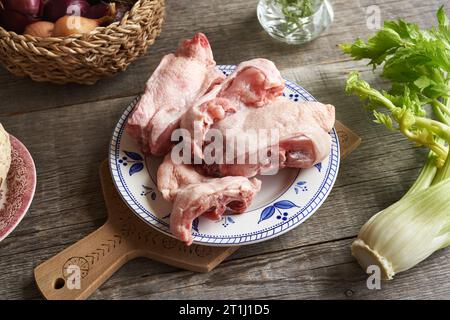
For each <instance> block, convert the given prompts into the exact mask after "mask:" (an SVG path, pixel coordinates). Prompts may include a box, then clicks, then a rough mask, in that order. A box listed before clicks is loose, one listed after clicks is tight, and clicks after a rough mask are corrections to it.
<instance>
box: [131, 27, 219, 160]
mask: <svg viewBox="0 0 450 320" xmlns="http://www.w3.org/2000/svg"><path fill="white" fill-rule="evenodd" d="M215 65H216V63H215V61H214V59H213V54H212V51H211V47H210V45H209V42H208V39H207V38H206V36H205V35H204V34H202V33H198V34H196V35H195V36H194V37H193V38H192V39H188V40H185V41H183V42H182V43H181V44H180V46H179V48H178V50H177V52H176V53H175V54H168V55H166V56H165V57H164V58H163V59H162V61H161V63H160V64H159V66H158V67H157V68H156V70H155V72H154V73H153V75H152V76H151V77H150V79H149V80H148V82H147V85H146V88H145V92H144V94H143V95H142V97H141V99H140V101H139V102H138V104H137V106H136V107H135V109H134V110H133V112H132V114H131V115H130V116H129V118H128V121H127V126H126V131H127V132H128V134H130V135H131V136H132V137H133V138H134V139H136V140H137V141H138V142H139V144H140V145H141V148H142V151H143V152H144V153H150V154H154V155H164V154H166V153H167V152H168V151H169V150H170V147H171V146H172V144H171V141H170V140H171V134H172V132H173V130H175V129H176V128H178V126H179V122H180V118H181V117H182V116H183V114H184V113H185V112H186V110H188V109H189V108H190V107H191V105H192V103H193V102H195V101H196V100H198V98H199V97H201V96H203V95H204V94H205V93H206V92H208V90H209V89H210V88H211V87H213V86H214V85H215V84H217V83H220V82H222V81H223V79H224V75H223V74H222V73H221V72H220V71H218V70H217V69H216V68H215Z"/></svg>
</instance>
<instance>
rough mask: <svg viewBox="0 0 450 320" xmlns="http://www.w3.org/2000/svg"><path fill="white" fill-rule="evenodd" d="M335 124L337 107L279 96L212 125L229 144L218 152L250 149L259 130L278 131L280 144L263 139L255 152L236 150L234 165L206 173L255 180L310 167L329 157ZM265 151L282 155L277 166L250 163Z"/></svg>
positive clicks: (205, 169)
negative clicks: (239, 161)
mask: <svg viewBox="0 0 450 320" xmlns="http://www.w3.org/2000/svg"><path fill="white" fill-rule="evenodd" d="M334 122H335V110H334V107H333V106H332V105H329V104H328V105H325V104H322V103H320V102H301V103H300V102H293V101H291V100H289V99H287V98H284V97H279V98H277V99H276V100H274V101H273V102H272V103H269V104H267V105H266V106H264V107H262V108H248V107H246V108H241V110H240V111H239V112H236V113H235V114H232V115H229V116H228V117H226V118H224V119H223V120H221V121H219V122H217V123H215V124H214V125H213V126H212V129H216V130H219V131H220V133H221V134H222V136H223V137H224V141H225V142H224V148H223V149H221V150H216V152H222V153H226V150H227V149H230V148H233V146H235V145H238V146H239V145H240V146H246V144H245V143H246V142H248V141H251V140H252V139H254V137H253V136H251V135H250V133H252V132H258V130H259V129H266V130H267V132H269V133H270V130H271V129H275V130H276V132H277V133H278V137H277V140H276V141H275V142H276V143H275V144H274V145H271V144H270V141H269V139H266V140H263V139H261V141H259V140H258V142H257V143H256V144H254V148H253V149H251V148H250V147H248V148H244V149H238V148H236V149H237V150H235V151H234V155H235V157H234V158H232V159H231V160H232V161H231V162H226V161H225V162H226V163H225V164H217V163H216V164H212V165H205V166H203V171H202V173H204V174H207V175H211V176H244V177H253V176H255V175H257V174H267V173H268V172H271V171H272V172H273V170H275V172H276V171H277V170H278V169H280V168H284V167H293V168H309V167H311V166H313V165H314V164H316V163H319V162H321V161H322V160H323V159H325V158H326V156H327V155H328V154H329V152H330V148H331V136H330V135H329V133H328V132H329V131H331V129H332V128H333V126H334ZM258 138H259V137H258ZM247 146H248V143H247ZM274 147H276V149H274ZM261 149H263V150H264V151H265V152H266V153H269V154H270V153H272V152H276V153H278V157H277V158H276V160H277V161H276V163H271V162H259V160H260V159H258V161H257V162H253V163H251V162H250V161H248V159H251V156H252V155H254V154H255V153H257V152H261V151H260V150H261ZM239 157H242V158H243V159H245V161H244V162H243V163H242V162H241V164H239V163H238V162H237V161H236V159H237V158H239ZM256 158H258V157H256ZM224 159H225V157H224ZM253 159H255V158H253ZM274 166H276V167H274Z"/></svg>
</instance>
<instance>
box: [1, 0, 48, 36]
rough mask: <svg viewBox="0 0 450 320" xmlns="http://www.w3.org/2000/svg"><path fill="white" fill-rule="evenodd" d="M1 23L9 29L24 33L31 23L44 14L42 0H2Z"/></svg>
mask: <svg viewBox="0 0 450 320" xmlns="http://www.w3.org/2000/svg"><path fill="white" fill-rule="evenodd" d="M1 3H2V5H3V9H4V10H1V9H0V25H1V26H2V27H4V28H5V29H6V30H8V31H14V32H16V33H22V32H23V31H24V30H25V27H26V26H27V25H29V24H30V23H33V22H36V21H38V20H39V19H40V18H41V16H42V8H43V2H42V1H41V0H1Z"/></svg>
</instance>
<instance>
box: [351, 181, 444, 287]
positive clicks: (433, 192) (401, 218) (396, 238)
mask: <svg viewBox="0 0 450 320" xmlns="http://www.w3.org/2000/svg"><path fill="white" fill-rule="evenodd" d="M449 190H450V179H446V180H444V181H442V182H439V183H438V184H436V185H434V186H431V187H429V188H427V189H424V190H420V191H418V192H415V193H413V194H411V195H409V196H406V197H404V198H402V199H401V200H400V201H398V202H396V203H394V204H393V205H391V206H390V207H388V208H386V209H384V210H383V211H381V212H379V213H378V214H376V215H375V216H373V217H372V218H371V219H370V220H369V221H368V222H367V223H366V224H365V225H364V226H363V227H362V229H361V231H360V232H359V234H358V238H357V239H356V240H355V241H354V242H353V244H352V254H353V256H354V257H355V258H356V259H357V261H358V262H359V264H360V265H361V266H362V267H363V268H364V270H366V269H367V267H368V266H369V265H378V266H379V267H380V270H381V277H382V279H383V280H390V279H392V278H393V276H394V275H395V274H396V273H398V272H401V271H404V270H408V269H410V268H412V267H413V266H415V265H416V264H418V263H419V262H421V261H422V260H424V259H426V258H427V257H428V256H429V255H431V254H432V253H433V252H434V251H436V250H439V249H441V248H444V247H445V246H447V245H449V244H450V201H449Z"/></svg>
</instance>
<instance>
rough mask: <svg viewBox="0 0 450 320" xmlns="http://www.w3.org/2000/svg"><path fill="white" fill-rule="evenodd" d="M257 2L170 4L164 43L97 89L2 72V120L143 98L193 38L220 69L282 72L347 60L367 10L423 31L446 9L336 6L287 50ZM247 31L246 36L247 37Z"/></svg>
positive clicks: (426, 4) (422, 4)
mask: <svg viewBox="0 0 450 320" xmlns="http://www.w3.org/2000/svg"><path fill="white" fill-rule="evenodd" d="M256 3H257V1H256V0H253V1H240V0H233V1H220V0H213V1H202V0H195V1H192V0H184V1H180V0H176V1H170V0H169V1H167V21H166V23H165V25H164V28H163V32H162V35H161V37H160V38H159V39H158V40H157V41H156V43H155V45H154V46H152V47H151V48H150V50H149V52H148V54H147V55H145V56H144V57H142V58H141V59H139V60H138V61H136V62H135V63H133V64H132V65H131V66H130V67H129V69H128V70H127V71H126V72H124V73H121V74H119V75H118V76H116V77H114V78H111V79H106V80H104V81H101V82H100V83H98V84H96V85H95V86H80V85H66V86H56V85H49V84H40V83H35V82H32V81H31V80H28V79H21V78H16V77H14V76H12V75H10V74H9V73H8V72H7V71H6V70H4V69H1V70H0V97H1V98H2V106H1V107H0V117H2V116H5V115H8V114H11V113H22V112H30V111H34V110H42V109H49V108H54V107H61V106H67V105H74V104H80V103H86V102H93V101H99V100H102V99H111V98H119V97H126V96H132V95H136V94H138V93H139V92H140V91H141V90H142V89H143V86H144V84H145V81H146V79H147V78H148V77H149V76H150V74H151V72H152V71H153V70H154V69H155V67H156V66H157V65H158V63H159V61H160V60H161V57H162V56H163V55H164V54H166V53H168V52H172V51H173V50H174V49H175V48H176V46H177V43H178V41H179V40H180V39H183V38H186V37H190V36H192V34H193V33H194V32H198V31H202V32H205V33H206V34H207V35H208V37H209V38H210V41H211V44H212V47H213V49H214V53H215V57H216V60H217V62H218V63H220V64H236V63H238V62H240V61H243V60H247V59H252V58H255V57H266V58H270V59H272V60H273V61H274V62H275V63H276V64H277V65H278V66H279V67H280V69H289V68H293V67H297V66H304V65H309V64H320V63H324V62H334V61H340V60H342V59H346V57H344V56H343V55H342V54H341V52H340V50H339V49H338V48H337V47H336V46H337V44H339V43H342V42H348V41H352V40H354V38H355V37H356V36H362V37H363V36H366V35H368V34H369V33H371V31H370V30H368V29H367V27H366V14H365V8H366V7H367V6H369V5H373V4H378V5H379V7H380V10H381V14H382V18H383V19H388V18H393V17H396V16H400V15H401V16H403V17H405V18H409V19H410V20H412V21H416V22H420V23H421V24H422V25H426V26H430V25H431V24H433V23H434V21H435V18H434V12H435V11H436V8H437V7H438V6H439V5H440V4H441V2H440V1H438V0H433V1H408V0H402V1H386V0H385V1H344V0H335V1H333V4H334V9H335V22H334V24H333V25H332V27H331V29H330V30H329V31H328V32H327V33H325V34H324V35H322V36H321V37H319V38H318V39H317V40H316V41H314V42H312V43H309V44H307V45H304V46H288V45H284V44H280V43H278V42H275V41H274V40H272V39H271V38H270V37H269V36H268V35H266V34H265V32H264V31H263V30H262V28H261V26H260V25H259V22H258V21H257V17H256V13H255V12H256ZM243 30H245V31H244V32H243Z"/></svg>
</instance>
